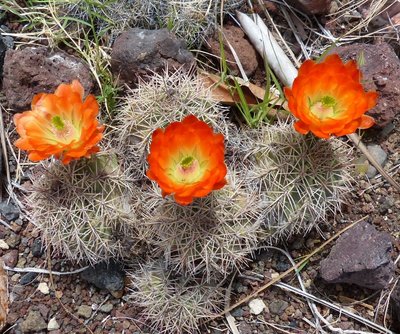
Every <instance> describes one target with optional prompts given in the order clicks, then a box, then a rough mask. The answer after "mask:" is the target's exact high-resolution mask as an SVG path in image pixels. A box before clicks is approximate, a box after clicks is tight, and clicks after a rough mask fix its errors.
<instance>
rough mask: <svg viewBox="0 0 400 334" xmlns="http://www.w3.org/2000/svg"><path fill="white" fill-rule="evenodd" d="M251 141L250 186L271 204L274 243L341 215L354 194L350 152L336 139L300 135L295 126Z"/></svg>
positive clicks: (271, 129) (268, 131)
mask: <svg viewBox="0 0 400 334" xmlns="http://www.w3.org/2000/svg"><path fill="white" fill-rule="evenodd" d="M252 135H253V136H254V139H251V138H249V142H251V145H252V148H251V149H250V150H251V153H250V154H249V159H250V160H251V161H252V167H251V168H250V175H249V182H250V185H251V187H253V188H255V189H257V191H258V192H259V193H260V194H263V196H264V201H265V202H266V203H268V204H267V205H266V210H265V226H266V228H267V230H268V232H269V233H270V234H271V240H274V241H279V240H282V238H286V237H288V236H290V235H292V234H296V233H306V232H307V231H309V230H310V229H311V228H313V227H316V226H317V224H318V223H319V222H324V221H326V219H327V216H328V214H329V213H332V214H335V213H337V212H339V211H340V205H341V203H342V201H343V198H344V195H345V194H346V193H347V192H349V191H350V190H351V184H350V180H351V178H350V173H349V169H350V165H349V161H350V160H351V158H350V156H349V155H350V154H351V151H350V150H349V148H348V147H346V146H345V144H344V143H342V142H340V141H339V140H337V139H331V140H320V139H318V138H316V137H314V136H312V135H307V136H304V135H301V134H299V133H297V132H295V130H294V129H293V127H292V125H291V124H279V125H276V126H268V127H265V128H263V129H262V130H261V131H259V133H258V134H254V133H253V134H252Z"/></svg>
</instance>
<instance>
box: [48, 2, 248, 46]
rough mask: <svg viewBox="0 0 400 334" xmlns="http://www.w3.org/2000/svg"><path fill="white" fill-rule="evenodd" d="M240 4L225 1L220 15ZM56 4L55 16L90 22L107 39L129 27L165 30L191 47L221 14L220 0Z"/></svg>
mask: <svg viewBox="0 0 400 334" xmlns="http://www.w3.org/2000/svg"><path fill="white" fill-rule="evenodd" d="M243 3H244V0H226V1H225V2H224V7H223V9H224V12H225V13H229V12H233V11H234V10H235V9H237V8H239V7H240V6H241V5H242V4H243ZM56 5H57V8H58V13H59V16H62V17H73V18H77V19H79V20H83V21H86V22H89V23H93V26H94V27H95V29H96V32H97V34H99V35H101V36H103V35H104V33H105V32H108V34H109V35H111V40H113V38H114V37H116V36H117V35H118V34H119V33H121V32H122V31H123V30H125V29H127V28H129V27H138V28H146V29H159V28H168V29H169V30H171V31H172V32H173V33H175V34H176V35H177V36H178V37H179V38H181V39H183V40H184V41H186V44H187V45H188V46H194V47H198V46H199V45H200V44H201V43H202V42H203V41H204V39H205V38H206V37H207V36H208V35H209V34H210V33H212V32H213V31H214V30H215V28H216V27H217V22H218V15H219V14H220V11H221V1H220V0H211V1H210V0H118V1H116V0H114V1H110V0H98V1H95V2H88V1H69V0H68V1H67V0H61V1H58V2H57V4H56ZM70 23H73V20H70Z"/></svg>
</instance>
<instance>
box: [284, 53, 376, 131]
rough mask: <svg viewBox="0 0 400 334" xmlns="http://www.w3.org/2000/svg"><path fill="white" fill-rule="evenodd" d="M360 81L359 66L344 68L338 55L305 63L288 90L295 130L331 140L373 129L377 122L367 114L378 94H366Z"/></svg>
mask: <svg viewBox="0 0 400 334" xmlns="http://www.w3.org/2000/svg"><path fill="white" fill-rule="evenodd" d="M360 80H361V72H360V71H359V70H358V68H357V65H356V63H355V62H354V61H352V60H351V61H349V62H347V63H345V64H343V62H342V61H341V59H340V58H339V56H338V55H336V54H334V55H330V56H328V57H326V59H325V60H324V61H322V62H320V63H316V62H314V61H312V60H307V61H305V62H304V63H303V64H302V65H301V67H300V69H299V74H298V76H297V78H296V79H295V80H294V82H293V87H292V88H291V89H290V88H287V87H285V95H286V98H287V99H288V104H289V110H290V111H291V112H292V113H293V115H294V116H295V117H296V118H297V119H298V121H297V122H296V123H295V124H294V126H295V129H296V130H297V131H298V132H300V133H302V134H306V133H308V132H309V131H311V132H312V133H314V134H315V135H316V136H317V137H320V138H329V137H330V136H331V135H335V136H343V135H347V134H350V133H353V132H355V131H356V129H367V128H369V127H371V126H372V125H374V123H375V121H374V119H373V118H372V117H370V116H367V115H364V114H365V112H366V111H367V110H368V109H371V108H372V107H374V106H375V104H376V100H377V93H376V92H367V93H366V92H365V91H364V89H363V87H362V85H361V83H360Z"/></svg>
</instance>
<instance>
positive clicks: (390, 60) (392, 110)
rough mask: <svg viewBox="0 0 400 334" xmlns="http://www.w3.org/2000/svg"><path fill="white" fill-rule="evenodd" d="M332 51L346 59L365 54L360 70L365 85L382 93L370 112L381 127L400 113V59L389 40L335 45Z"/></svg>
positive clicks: (367, 88) (366, 87) (368, 89)
mask: <svg viewBox="0 0 400 334" xmlns="http://www.w3.org/2000/svg"><path fill="white" fill-rule="evenodd" d="M330 53H337V54H339V56H340V57H341V58H342V59H343V60H349V59H354V60H357V58H358V57H360V55H362V56H363V58H364V61H363V62H364V64H363V65H362V66H361V67H360V69H361V71H362V73H363V85H364V88H365V89H366V90H367V91H370V90H375V91H377V92H378V94H379V97H378V103H377V105H376V107H375V108H373V109H371V110H370V111H368V112H367V114H368V115H370V116H372V117H374V118H375V120H376V125H377V126H378V127H380V128H383V127H385V126H386V125H387V124H388V123H390V122H391V121H392V120H393V119H394V118H395V117H396V115H397V114H399V113H400V60H399V58H398V57H397V55H396V53H395V52H394V50H393V49H392V47H391V46H390V45H389V44H387V43H380V44H375V45H373V44H351V45H344V46H339V47H337V48H334V49H333V50H331V51H330Z"/></svg>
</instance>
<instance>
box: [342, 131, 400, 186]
mask: <svg viewBox="0 0 400 334" xmlns="http://www.w3.org/2000/svg"><path fill="white" fill-rule="evenodd" d="M347 138H349V139H350V140H351V141H352V142H353V143H354V145H356V147H357V148H358V149H359V150H360V151H361V152H362V153H364V154H365V156H366V157H367V159H368V160H369V162H370V163H371V164H372V165H373V166H374V167H375V168H376V169H377V170H378V171H379V173H381V175H382V176H383V177H384V178H385V179H386V180H387V181H388V182H389V183H390V184H391V185H392V186H393V187H395V188H396V190H397V191H400V184H398V183H397V182H396V181H395V180H394V179H393V178H392V177H391V176H390V175H389V174H388V173H387V172H386V171H385V170H384V169H383V168H382V166H381V165H380V164H379V163H378V162H377V161H376V160H375V158H374V157H373V156H372V155H371V153H370V152H369V151H368V148H367V147H366V146H365V145H364V143H363V142H362V141H361V138H360V137H359V136H358V135H357V134H356V133H351V134H349V135H347Z"/></svg>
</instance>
